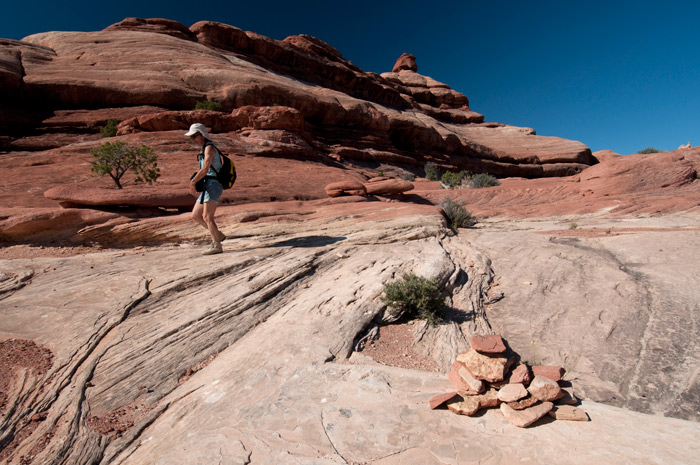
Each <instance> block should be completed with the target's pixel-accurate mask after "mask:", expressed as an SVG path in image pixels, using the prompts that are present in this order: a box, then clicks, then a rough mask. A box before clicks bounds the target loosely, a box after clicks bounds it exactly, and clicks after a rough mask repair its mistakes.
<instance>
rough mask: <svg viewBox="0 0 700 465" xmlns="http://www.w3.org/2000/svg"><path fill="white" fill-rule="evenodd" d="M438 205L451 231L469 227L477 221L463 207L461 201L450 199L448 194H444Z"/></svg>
mask: <svg viewBox="0 0 700 465" xmlns="http://www.w3.org/2000/svg"><path fill="white" fill-rule="evenodd" d="M440 207H442V210H443V211H444V212H445V216H447V220H448V222H449V224H450V228H452V230H453V231H457V229H459V228H471V227H472V226H474V225H475V224H476V223H477V219H476V218H474V217H473V216H472V214H471V213H469V212H468V211H467V209H466V208H464V205H463V204H462V202H460V201H456V200H452V199H451V198H450V196H449V195H446V196H445V198H444V199H443V201H442V203H441V204H440Z"/></svg>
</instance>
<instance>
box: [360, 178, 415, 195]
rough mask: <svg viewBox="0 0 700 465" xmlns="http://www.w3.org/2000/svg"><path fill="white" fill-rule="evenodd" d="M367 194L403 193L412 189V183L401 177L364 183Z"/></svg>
mask: <svg viewBox="0 0 700 465" xmlns="http://www.w3.org/2000/svg"><path fill="white" fill-rule="evenodd" d="M365 189H366V190H367V194H368V195H393V194H403V193H404V192H408V191H410V190H412V189H413V184H411V183H410V182H409V181H405V180H403V179H389V180H386V181H377V182H371V183H370V182H368V183H365Z"/></svg>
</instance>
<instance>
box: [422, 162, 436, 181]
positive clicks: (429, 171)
mask: <svg viewBox="0 0 700 465" xmlns="http://www.w3.org/2000/svg"><path fill="white" fill-rule="evenodd" d="M423 170H424V171H425V179H427V180H429V181H437V180H438V179H440V168H438V166H437V165H436V164H435V163H433V162H432V161H429V162H428V163H426V164H425V166H424V167H423Z"/></svg>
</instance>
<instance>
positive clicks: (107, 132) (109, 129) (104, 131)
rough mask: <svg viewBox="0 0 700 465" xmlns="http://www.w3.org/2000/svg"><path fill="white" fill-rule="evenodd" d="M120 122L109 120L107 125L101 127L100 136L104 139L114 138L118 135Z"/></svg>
mask: <svg viewBox="0 0 700 465" xmlns="http://www.w3.org/2000/svg"><path fill="white" fill-rule="evenodd" d="M118 124H119V120H117V119H114V118H110V119H108V120H107V124H105V125H104V126H100V134H101V135H102V137H103V138H104V137H114V136H116V135H117V125H118Z"/></svg>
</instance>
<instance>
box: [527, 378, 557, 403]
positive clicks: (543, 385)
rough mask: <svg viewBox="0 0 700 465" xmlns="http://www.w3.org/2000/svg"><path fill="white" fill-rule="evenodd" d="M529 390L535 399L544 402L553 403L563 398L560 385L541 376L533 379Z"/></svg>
mask: <svg viewBox="0 0 700 465" xmlns="http://www.w3.org/2000/svg"><path fill="white" fill-rule="evenodd" d="M527 390H528V392H529V393H530V394H532V396H533V397H535V398H536V399H538V400H541V401H543V402H548V401H553V400H556V399H559V398H560V397H561V388H560V387H559V384H557V383H556V381H552V380H551V379H549V378H547V377H545V376H541V375H540V376H535V377H534V378H533V380H532V382H531V383H530V386H529V387H528V388H527Z"/></svg>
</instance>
